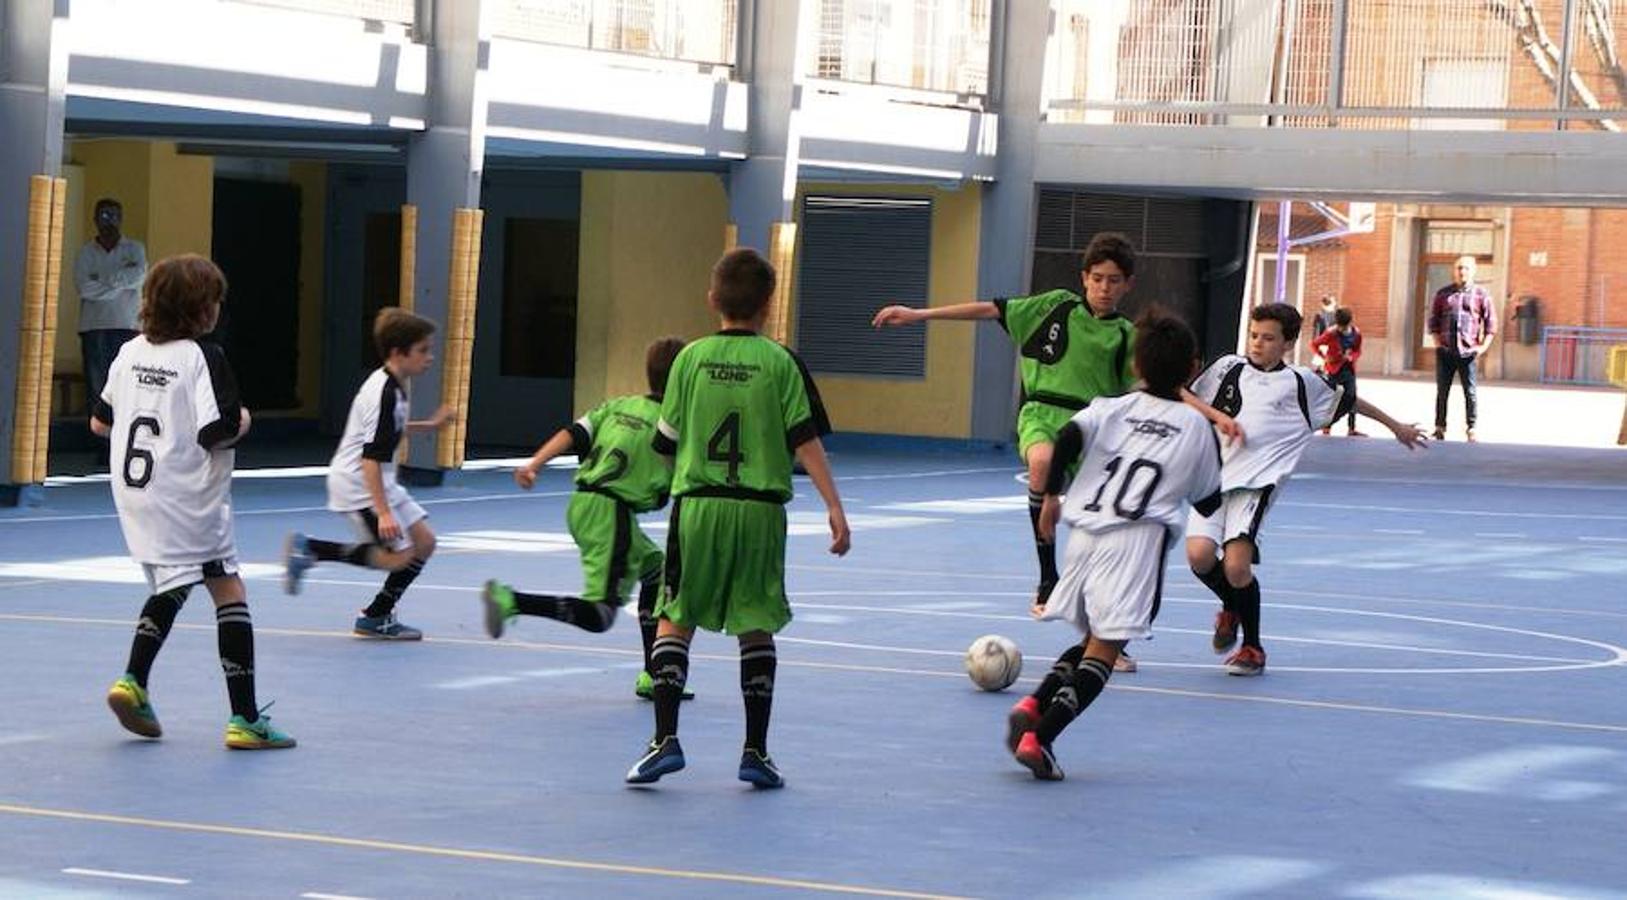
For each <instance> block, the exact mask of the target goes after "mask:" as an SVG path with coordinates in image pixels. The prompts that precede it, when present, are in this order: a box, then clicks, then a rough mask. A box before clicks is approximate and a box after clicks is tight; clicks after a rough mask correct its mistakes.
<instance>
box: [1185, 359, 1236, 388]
mask: <svg viewBox="0 0 1627 900" xmlns="http://www.w3.org/2000/svg"><path fill="white" fill-rule="evenodd" d="M1228 355H1229V354H1228ZM1225 359H1226V355H1222V356H1221V357H1220V358H1219V359H1216V360H1215V361H1214V362H1212V363H1210V364H1208V365H1207V366H1204V367H1203V371H1201V372H1199V373H1198V377H1196V378H1194V379H1192V384H1197V383H1198V382H1200V381H1202V380H1203V379H1204V376H1206V375H1208V374H1209V373H1210V372H1212V371H1214V368H1215V366H1218V365H1220V364H1221V363H1222V362H1224V361H1225ZM1187 386H1188V387H1191V385H1187Z"/></svg>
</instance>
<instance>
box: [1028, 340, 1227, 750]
mask: <svg viewBox="0 0 1627 900" xmlns="http://www.w3.org/2000/svg"><path fill="white" fill-rule="evenodd" d="M1135 367H1136V372H1137V373H1139V374H1140V375H1141V377H1142V379H1143V380H1144V386H1143V387H1142V388H1141V390H1138V391H1133V392H1131V393H1129V394H1124V395H1122V396H1118V397H1098V398H1097V399H1096V400H1095V401H1093V402H1092V403H1091V404H1090V406H1088V407H1086V408H1085V409H1083V410H1081V411H1080V412H1079V413H1077V414H1075V415H1074V417H1073V418H1072V419H1070V420H1068V422H1067V424H1065V425H1063V426H1062V430H1061V431H1060V432H1059V433H1058V434H1057V439H1056V449H1055V452H1054V453H1053V454H1052V456H1051V464H1050V471H1049V472H1048V473H1047V476H1046V481H1045V497H1044V500H1043V502H1042V505H1041V507H1040V520H1039V521H1040V528H1041V529H1042V531H1043V533H1044V534H1045V535H1046V537H1047V538H1050V539H1054V538H1055V534H1056V523H1057V519H1058V518H1061V519H1064V520H1066V521H1067V523H1068V525H1069V526H1070V531H1069V536H1068V546H1067V551H1066V555H1065V557H1064V559H1063V566H1062V577H1061V579H1060V580H1059V581H1058V582H1057V585H1056V590H1055V591H1053V592H1052V594H1051V599H1050V602H1049V603H1047V604H1046V606H1045V613H1044V615H1043V616H1042V618H1045V619H1062V620H1064V621H1068V622H1072V623H1073V624H1074V626H1076V627H1077V628H1078V629H1079V630H1080V631H1081V632H1083V634H1084V636H1085V637H1084V640H1082V641H1081V642H1080V643H1078V644H1075V645H1074V646H1072V647H1069V648H1068V649H1067V650H1066V651H1064V652H1063V654H1062V655H1061V656H1060V657H1058V659H1057V661H1056V664H1055V665H1054V666H1053V667H1052V669H1051V671H1050V673H1049V674H1048V675H1046V676H1045V679H1044V680H1043V681H1042V682H1040V686H1039V688H1038V689H1037V690H1035V691H1034V693H1033V694H1031V695H1029V696H1027V697H1024V698H1023V699H1021V700H1019V701H1018V702H1017V705H1016V706H1014V707H1012V710H1011V714H1010V716H1009V717H1008V719H1007V726H1008V728H1007V733H1006V745H1007V747H1008V749H1010V750H1011V752H1012V755H1014V756H1015V757H1016V758H1017V761H1018V762H1019V763H1022V764H1023V765H1024V766H1027V767H1028V769H1029V770H1030V771H1032V772H1033V773H1034V777H1035V778H1039V779H1042V780H1045V781H1060V780H1062V769H1061V768H1060V767H1058V766H1057V764H1056V757H1055V756H1054V755H1053V754H1052V752H1051V742H1052V741H1054V740H1056V737H1057V735H1059V734H1061V733H1062V730H1063V729H1064V728H1066V727H1067V726H1068V724H1069V723H1070V722H1072V721H1073V719H1074V718H1075V717H1076V716H1078V715H1079V714H1080V713H1081V712H1083V711H1084V709H1085V708H1086V707H1088V706H1089V705H1090V704H1091V702H1092V701H1094V700H1095V699H1096V698H1097V697H1098V696H1100V695H1101V692H1102V689H1103V688H1105V687H1106V686H1107V680H1108V678H1109V677H1111V676H1112V674H1113V663H1114V662H1115V661H1116V660H1117V659H1118V656H1119V654H1120V653H1121V652H1122V651H1123V650H1124V645H1125V643H1126V642H1127V641H1131V640H1135V639H1137V638H1143V637H1146V636H1147V635H1148V633H1149V632H1150V631H1151V629H1152V622H1153V619H1154V617H1156V616H1157V615H1158V605H1159V601H1160V599H1161V595H1162V593H1163V587H1164V558H1165V555H1166V554H1167V553H1168V552H1169V548H1170V547H1173V546H1174V545H1175V544H1176V542H1177V541H1179V540H1180V534H1181V525H1182V523H1183V521H1184V520H1185V512H1186V507H1187V505H1188V504H1193V505H1194V506H1196V507H1197V508H1198V509H1199V510H1202V511H1204V512H1212V511H1213V510H1214V509H1215V507H1216V506H1218V505H1219V502H1220V441H1219V439H1218V438H1217V436H1216V434H1215V431H1214V429H1213V428H1212V427H1211V426H1210V424H1209V421H1208V420H1207V419H1206V418H1204V416H1203V414H1202V413H1199V412H1198V411H1197V410H1196V409H1193V408H1192V407H1190V406H1188V405H1186V404H1185V403H1184V402H1182V400H1181V388H1182V386H1183V385H1184V384H1185V382H1186V380H1187V379H1188V378H1190V377H1191V375H1192V372H1193V370H1194V369H1195V368H1196V367H1197V341H1196V340H1195V339H1194V338H1193V337H1192V332H1191V331H1190V330H1189V329H1188V328H1187V327H1186V325H1185V324H1184V323H1182V322H1181V321H1180V320H1179V319H1175V318H1172V317H1170V316H1167V315H1163V314H1160V313H1158V312H1150V313H1148V314H1146V315H1144V316H1142V318H1141V320H1140V321H1139V322H1137V323H1136V334H1135ZM1081 454H1083V456H1084V460H1083V462H1082V463H1081V464H1080V466H1079V469H1078V474H1077V475H1076V476H1075V477H1074V479H1073V483H1072V484H1071V485H1067V486H1066V487H1067V501H1066V502H1065V503H1063V502H1061V501H1060V500H1059V495H1061V494H1062V492H1063V488H1064V486H1065V482H1066V481H1067V472H1068V470H1069V468H1070V467H1071V466H1072V465H1073V463H1074V462H1075V461H1076V460H1078V459H1079V458H1080V455H1081Z"/></svg>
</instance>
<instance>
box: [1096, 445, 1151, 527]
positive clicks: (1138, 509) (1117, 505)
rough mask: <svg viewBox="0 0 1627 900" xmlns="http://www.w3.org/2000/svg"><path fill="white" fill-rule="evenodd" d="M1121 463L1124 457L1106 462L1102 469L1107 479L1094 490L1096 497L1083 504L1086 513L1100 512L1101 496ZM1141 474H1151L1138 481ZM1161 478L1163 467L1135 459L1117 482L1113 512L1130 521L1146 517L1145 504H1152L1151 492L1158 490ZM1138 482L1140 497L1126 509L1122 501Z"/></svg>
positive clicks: (1111, 481)
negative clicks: (1117, 487)
mask: <svg viewBox="0 0 1627 900" xmlns="http://www.w3.org/2000/svg"><path fill="white" fill-rule="evenodd" d="M1123 463H1124V457H1122V456H1115V457H1113V458H1112V459H1111V460H1109V461H1108V463H1107V465H1106V466H1104V467H1103V468H1104V469H1105V470H1106V472H1107V477H1106V478H1103V479H1102V483H1101V485H1100V486H1099V487H1097V488H1096V496H1094V497H1092V498H1091V500H1090V502H1089V503H1086V504H1085V511H1086V512H1099V511H1101V508H1102V495H1103V494H1105V493H1107V488H1108V485H1111V484H1112V483H1113V479H1114V477H1116V476H1117V475H1118V474H1119V468H1120V467H1121V466H1122V465H1123ZM1142 472H1149V473H1151V474H1150V475H1147V476H1143V477H1140V478H1139V479H1138V476H1139V475H1140V473H1142ZM1163 478H1164V467H1163V466H1160V465H1159V464H1157V463H1155V462H1153V461H1151V460H1146V459H1137V460H1134V461H1132V462H1131V463H1130V465H1129V466H1128V467H1126V468H1125V469H1124V479H1123V480H1122V481H1120V482H1119V492H1118V495H1117V496H1116V497H1114V498H1113V512H1115V513H1117V514H1118V516H1119V518H1121V519H1129V520H1131V521H1135V520H1136V519H1139V518H1141V517H1142V516H1144V515H1146V514H1147V504H1148V503H1150V502H1152V492H1153V491H1155V490H1157V489H1158V482H1160V481H1162V480H1163ZM1138 481H1139V487H1140V490H1141V497H1140V499H1139V500H1137V501H1136V505H1135V506H1134V507H1126V506H1125V505H1124V501H1125V499H1126V498H1127V497H1128V496H1129V494H1130V490H1131V488H1132V487H1137V486H1138V485H1137V482H1138Z"/></svg>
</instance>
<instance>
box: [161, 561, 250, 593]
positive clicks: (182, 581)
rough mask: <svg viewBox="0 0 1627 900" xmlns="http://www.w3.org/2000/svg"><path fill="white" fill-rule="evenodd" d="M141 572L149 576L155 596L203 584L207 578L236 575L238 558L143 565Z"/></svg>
mask: <svg viewBox="0 0 1627 900" xmlns="http://www.w3.org/2000/svg"><path fill="white" fill-rule="evenodd" d="M141 571H142V572H143V573H144V574H146V576H147V587H149V588H151V589H152V592H153V593H154V594H162V593H164V592H165V591H173V590H175V589H176V588H182V587H191V586H192V585H194V584H201V583H202V582H203V580H204V579H205V578H225V577H226V576H227V575H236V574H237V557H235V556H227V557H223V558H221V559H215V560H210V561H209V562H202V563H183V564H181V565H176V566H169V565H158V564H155V563H142V564H141Z"/></svg>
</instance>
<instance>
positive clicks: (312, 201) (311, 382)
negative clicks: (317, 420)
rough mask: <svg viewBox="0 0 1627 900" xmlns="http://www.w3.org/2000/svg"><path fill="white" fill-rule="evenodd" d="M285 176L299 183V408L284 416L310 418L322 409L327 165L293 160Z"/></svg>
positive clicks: (284, 413) (285, 413) (287, 412)
mask: <svg viewBox="0 0 1627 900" xmlns="http://www.w3.org/2000/svg"><path fill="white" fill-rule="evenodd" d="M288 178H289V180H290V181H292V182H293V183H294V184H296V185H298V186H299V403H300V405H299V409H294V410H288V411H286V412H283V413H280V414H279V415H284V416H297V417H305V418H314V417H316V416H317V415H319V414H320V413H321V409H322V315H323V308H322V305H323V299H324V298H323V292H322V286H323V284H324V283H325V278H324V272H325V271H326V266H327V262H326V258H325V253H326V229H325V227H324V224H325V223H326V222H327V199H328V167H327V165H326V164H325V163H319V162H295V163H290V164H289V166H288Z"/></svg>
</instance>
